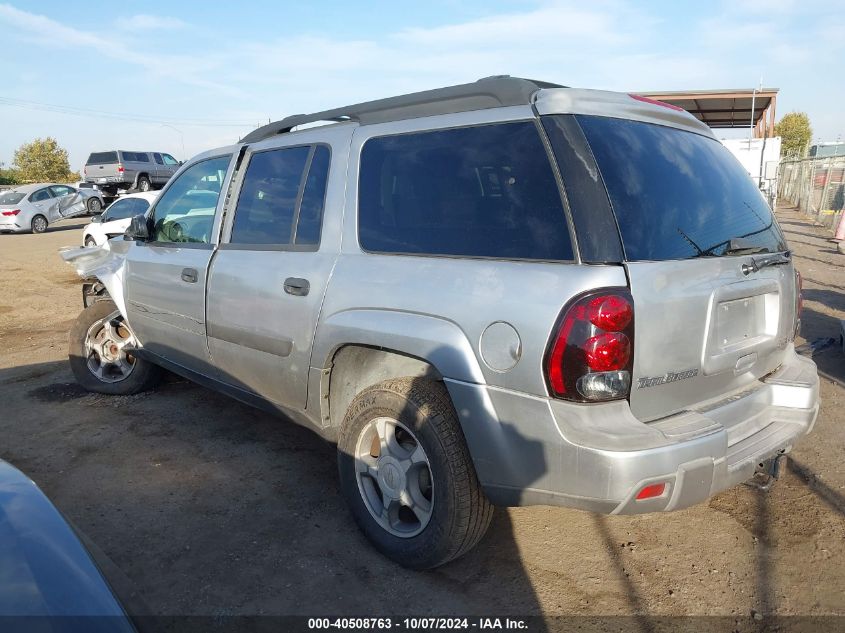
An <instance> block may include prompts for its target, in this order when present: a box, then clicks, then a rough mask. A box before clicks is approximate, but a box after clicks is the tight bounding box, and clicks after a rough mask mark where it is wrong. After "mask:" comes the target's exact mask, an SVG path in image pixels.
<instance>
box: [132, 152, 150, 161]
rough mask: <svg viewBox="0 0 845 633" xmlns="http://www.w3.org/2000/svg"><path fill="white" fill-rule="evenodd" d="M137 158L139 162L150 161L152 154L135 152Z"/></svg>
mask: <svg viewBox="0 0 845 633" xmlns="http://www.w3.org/2000/svg"><path fill="white" fill-rule="evenodd" d="M135 160H137V161H138V162H139V163H149V162H150V155H149V154H147V153H146V152H135Z"/></svg>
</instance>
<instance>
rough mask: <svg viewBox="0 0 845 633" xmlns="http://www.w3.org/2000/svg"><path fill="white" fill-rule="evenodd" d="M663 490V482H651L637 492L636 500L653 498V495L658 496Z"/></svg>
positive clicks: (664, 490)
mask: <svg viewBox="0 0 845 633" xmlns="http://www.w3.org/2000/svg"><path fill="white" fill-rule="evenodd" d="M664 492H666V484H665V483H659V484H651V485H649V486H645V487H644V488H643V489H642V490H640V491H639V492H638V493H637V501H642V500H643V499H654V497H659V496H661V495H662V494H663V493H664Z"/></svg>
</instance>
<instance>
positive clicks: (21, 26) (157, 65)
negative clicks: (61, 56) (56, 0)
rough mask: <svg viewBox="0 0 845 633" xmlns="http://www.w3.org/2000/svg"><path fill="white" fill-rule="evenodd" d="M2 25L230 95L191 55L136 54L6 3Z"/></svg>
mask: <svg viewBox="0 0 845 633" xmlns="http://www.w3.org/2000/svg"><path fill="white" fill-rule="evenodd" d="M3 22H5V23H6V24H9V25H11V26H12V27H14V31H13V32H14V34H15V35H16V36H18V37H21V38H23V39H26V40H28V41H32V42H36V43H38V44H40V45H41V46H44V47H49V48H58V49H68V50H73V51H79V50H80V49H83V50H90V51H95V52H97V53H99V54H101V55H104V56H105V57H107V58H109V59H112V60H115V61H119V62H122V63H128V64H131V65H133V66H139V67H141V68H143V69H145V70H146V71H147V73H148V74H149V76H150V77H167V78H169V79H172V80H175V81H177V82H180V83H184V84H188V85H192V86H196V87H202V88H209V89H214V90H216V91H218V92H223V93H228V92H230V89H229V87H228V86H226V85H224V84H221V83H218V82H214V81H210V80H208V79H206V78H205V77H206V76H207V74H206V73H205V72H204V69H205V64H203V63H202V62H200V61H198V60H197V59H196V58H195V57H194V56H190V57H189V56H184V55H182V56H180V55H168V56H167V57H164V56H161V55H156V54H155V53H152V52H150V50H145V51H144V52H142V53H139V52H137V49H133V48H131V47H129V46H127V44H126V42H125V40H124V39H123V38H121V37H115V36H109V35H108V34H103V33H101V32H99V31H98V32H96V33H95V32H91V31H85V30H82V29H76V28H72V27H69V26H65V25H64V24H61V23H60V22H57V21H55V20H52V19H50V18H48V17H46V16H43V15H38V14H35V13H29V12H27V11H21V10H20V9H16V8H15V7H13V6H11V5H8V4H0V23H3Z"/></svg>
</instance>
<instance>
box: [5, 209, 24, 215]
mask: <svg viewBox="0 0 845 633" xmlns="http://www.w3.org/2000/svg"><path fill="white" fill-rule="evenodd" d="M20 212H21V210H20V209H12V210H11V211H3V215H5V216H6V217H9V216H13V215H17V214H18V213H20Z"/></svg>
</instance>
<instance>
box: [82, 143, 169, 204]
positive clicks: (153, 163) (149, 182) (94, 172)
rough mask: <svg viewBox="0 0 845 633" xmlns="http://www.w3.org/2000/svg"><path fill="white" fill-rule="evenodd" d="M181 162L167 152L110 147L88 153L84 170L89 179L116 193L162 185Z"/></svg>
mask: <svg viewBox="0 0 845 633" xmlns="http://www.w3.org/2000/svg"><path fill="white" fill-rule="evenodd" d="M180 164H181V163H180V162H179V161H178V160H176V159H175V158H173V156H171V155H170V154H167V153H166V152H130V151H127V150H110V151H107V152H93V153H92V154H91V155H90V156H88V160H87V161H86V162H85V167H84V169H83V173H84V177H85V181H86V182H90V183H93V184H96V185H97V186H98V187H99V188H100V190H102V191H103V192H104V193H105V194H106V195H107V196H108V197H114V196H117V194H118V191H131V190H136V191H150V190H151V189H161V188H162V187H163V186H164V184H165V183H166V182H167V181H168V180H170V177H171V176H172V175H173V174H175V173H176V171H177V170H178V169H179V165H180Z"/></svg>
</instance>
